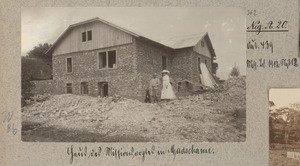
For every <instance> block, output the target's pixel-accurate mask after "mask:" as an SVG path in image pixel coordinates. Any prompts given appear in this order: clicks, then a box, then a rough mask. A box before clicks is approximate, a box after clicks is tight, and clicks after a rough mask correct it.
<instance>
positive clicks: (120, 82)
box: [53, 44, 140, 97]
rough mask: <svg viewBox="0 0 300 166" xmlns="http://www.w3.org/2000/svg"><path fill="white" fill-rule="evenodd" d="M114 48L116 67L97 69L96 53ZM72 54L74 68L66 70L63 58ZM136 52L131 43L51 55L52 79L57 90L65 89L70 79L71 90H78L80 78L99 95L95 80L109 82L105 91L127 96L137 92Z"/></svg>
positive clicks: (92, 94) (110, 93) (91, 92)
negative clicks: (56, 84) (69, 71)
mask: <svg viewBox="0 0 300 166" xmlns="http://www.w3.org/2000/svg"><path fill="white" fill-rule="evenodd" d="M110 50H116V53H117V58H116V59H117V64H116V68H106V69H98V53H99V52H102V51H110ZM69 57H71V58H72V62H73V71H72V72H71V73H67V72H66V59H67V58H69ZM137 74H138V73H137V63H136V54H135V49H134V45H133V44H126V45H121V46H115V47H109V48H105V49H97V50H91V51H86V52H76V53H70V54H64V55H57V56H54V57H53V80H55V81H56V82H58V84H59V85H58V89H60V90H59V94H61V93H65V91H66V84H67V83H72V91H73V93H74V94H81V82H88V92H89V95H91V96H98V92H99V90H98V82H108V93H109V96H112V95H122V96H126V97H130V96H137V95H140V92H139V91H138V90H137V89H136V87H137V86H138V77H137Z"/></svg>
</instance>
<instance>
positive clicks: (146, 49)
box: [135, 39, 172, 96]
mask: <svg viewBox="0 0 300 166" xmlns="http://www.w3.org/2000/svg"><path fill="white" fill-rule="evenodd" d="M135 47H136V54H137V64H138V66H137V69H138V73H139V76H138V78H139V83H140V84H139V86H138V87H137V88H138V89H139V90H140V91H141V95H142V96H145V91H146V90H147V89H148V88H149V82H150V79H151V78H152V76H153V74H154V73H157V74H158V75H159V78H160V79H161V71H162V56H166V57H167V66H166V68H167V70H170V72H172V71H171V57H172V55H171V54H172V52H171V51H172V50H171V49H168V48H166V47H164V46H161V45H158V44H154V43H153V42H149V41H146V40H142V39H136V40H135Z"/></svg>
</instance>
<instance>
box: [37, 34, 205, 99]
mask: <svg viewBox="0 0 300 166" xmlns="http://www.w3.org/2000/svg"><path fill="white" fill-rule="evenodd" d="M110 50H116V54H117V58H116V59H117V64H116V68H109V69H108V68H106V69H98V53H99V52H102V51H110ZM162 56H166V57H167V70H169V71H170V73H171V74H170V77H171V78H172V79H173V81H174V90H177V83H178V82H179V81H183V80H190V81H191V82H193V83H199V74H198V73H199V72H198V68H197V63H198V62H197V56H199V55H198V54H197V53H195V52H194V51H193V49H192V47H190V48H183V49H177V50H173V49H170V48H167V47H164V46H162V45H159V44H156V43H153V42H151V41H148V40H145V39H140V38H135V39H134V40H133V43H132V44H125V45H120V46H114V47H109V48H105V49H97V50H90V51H85V52H75V53H69V54H63V55H56V56H54V57H53V80H49V81H36V82H35V84H36V89H35V90H34V92H35V93H39V94H41V93H50V94H63V93H66V84H67V83H72V93H73V94H81V82H88V95H91V96H98V95H99V87H98V83H99V82H107V83H108V95H109V96H113V95H121V96H123V97H128V98H135V99H139V100H143V99H144V97H145V91H146V90H147V89H148V87H149V81H150V79H151V78H152V75H153V74H154V73H157V74H158V75H159V78H161V71H162ZM69 57H71V58H72V66H73V71H72V72H71V73H67V71H66V68H67V67H66V65H67V62H66V61H67V58H69ZM204 58H207V57H202V58H201V60H203V61H204ZM207 61H208V62H209V63H210V65H208V68H209V70H211V61H210V59H209V58H207Z"/></svg>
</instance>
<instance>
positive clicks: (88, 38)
mask: <svg viewBox="0 0 300 166" xmlns="http://www.w3.org/2000/svg"><path fill="white" fill-rule="evenodd" d="M91 40H93V32H92V30H90V31H87V41H91Z"/></svg>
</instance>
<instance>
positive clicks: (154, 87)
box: [149, 73, 160, 103]
mask: <svg viewBox="0 0 300 166" xmlns="http://www.w3.org/2000/svg"><path fill="white" fill-rule="evenodd" d="M157 77H158V75H157V74H156V73H155V74H153V77H152V79H151V80H150V87H149V92H150V96H151V103H155V102H158V86H159V85H160V80H159V79H158V78H157Z"/></svg>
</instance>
